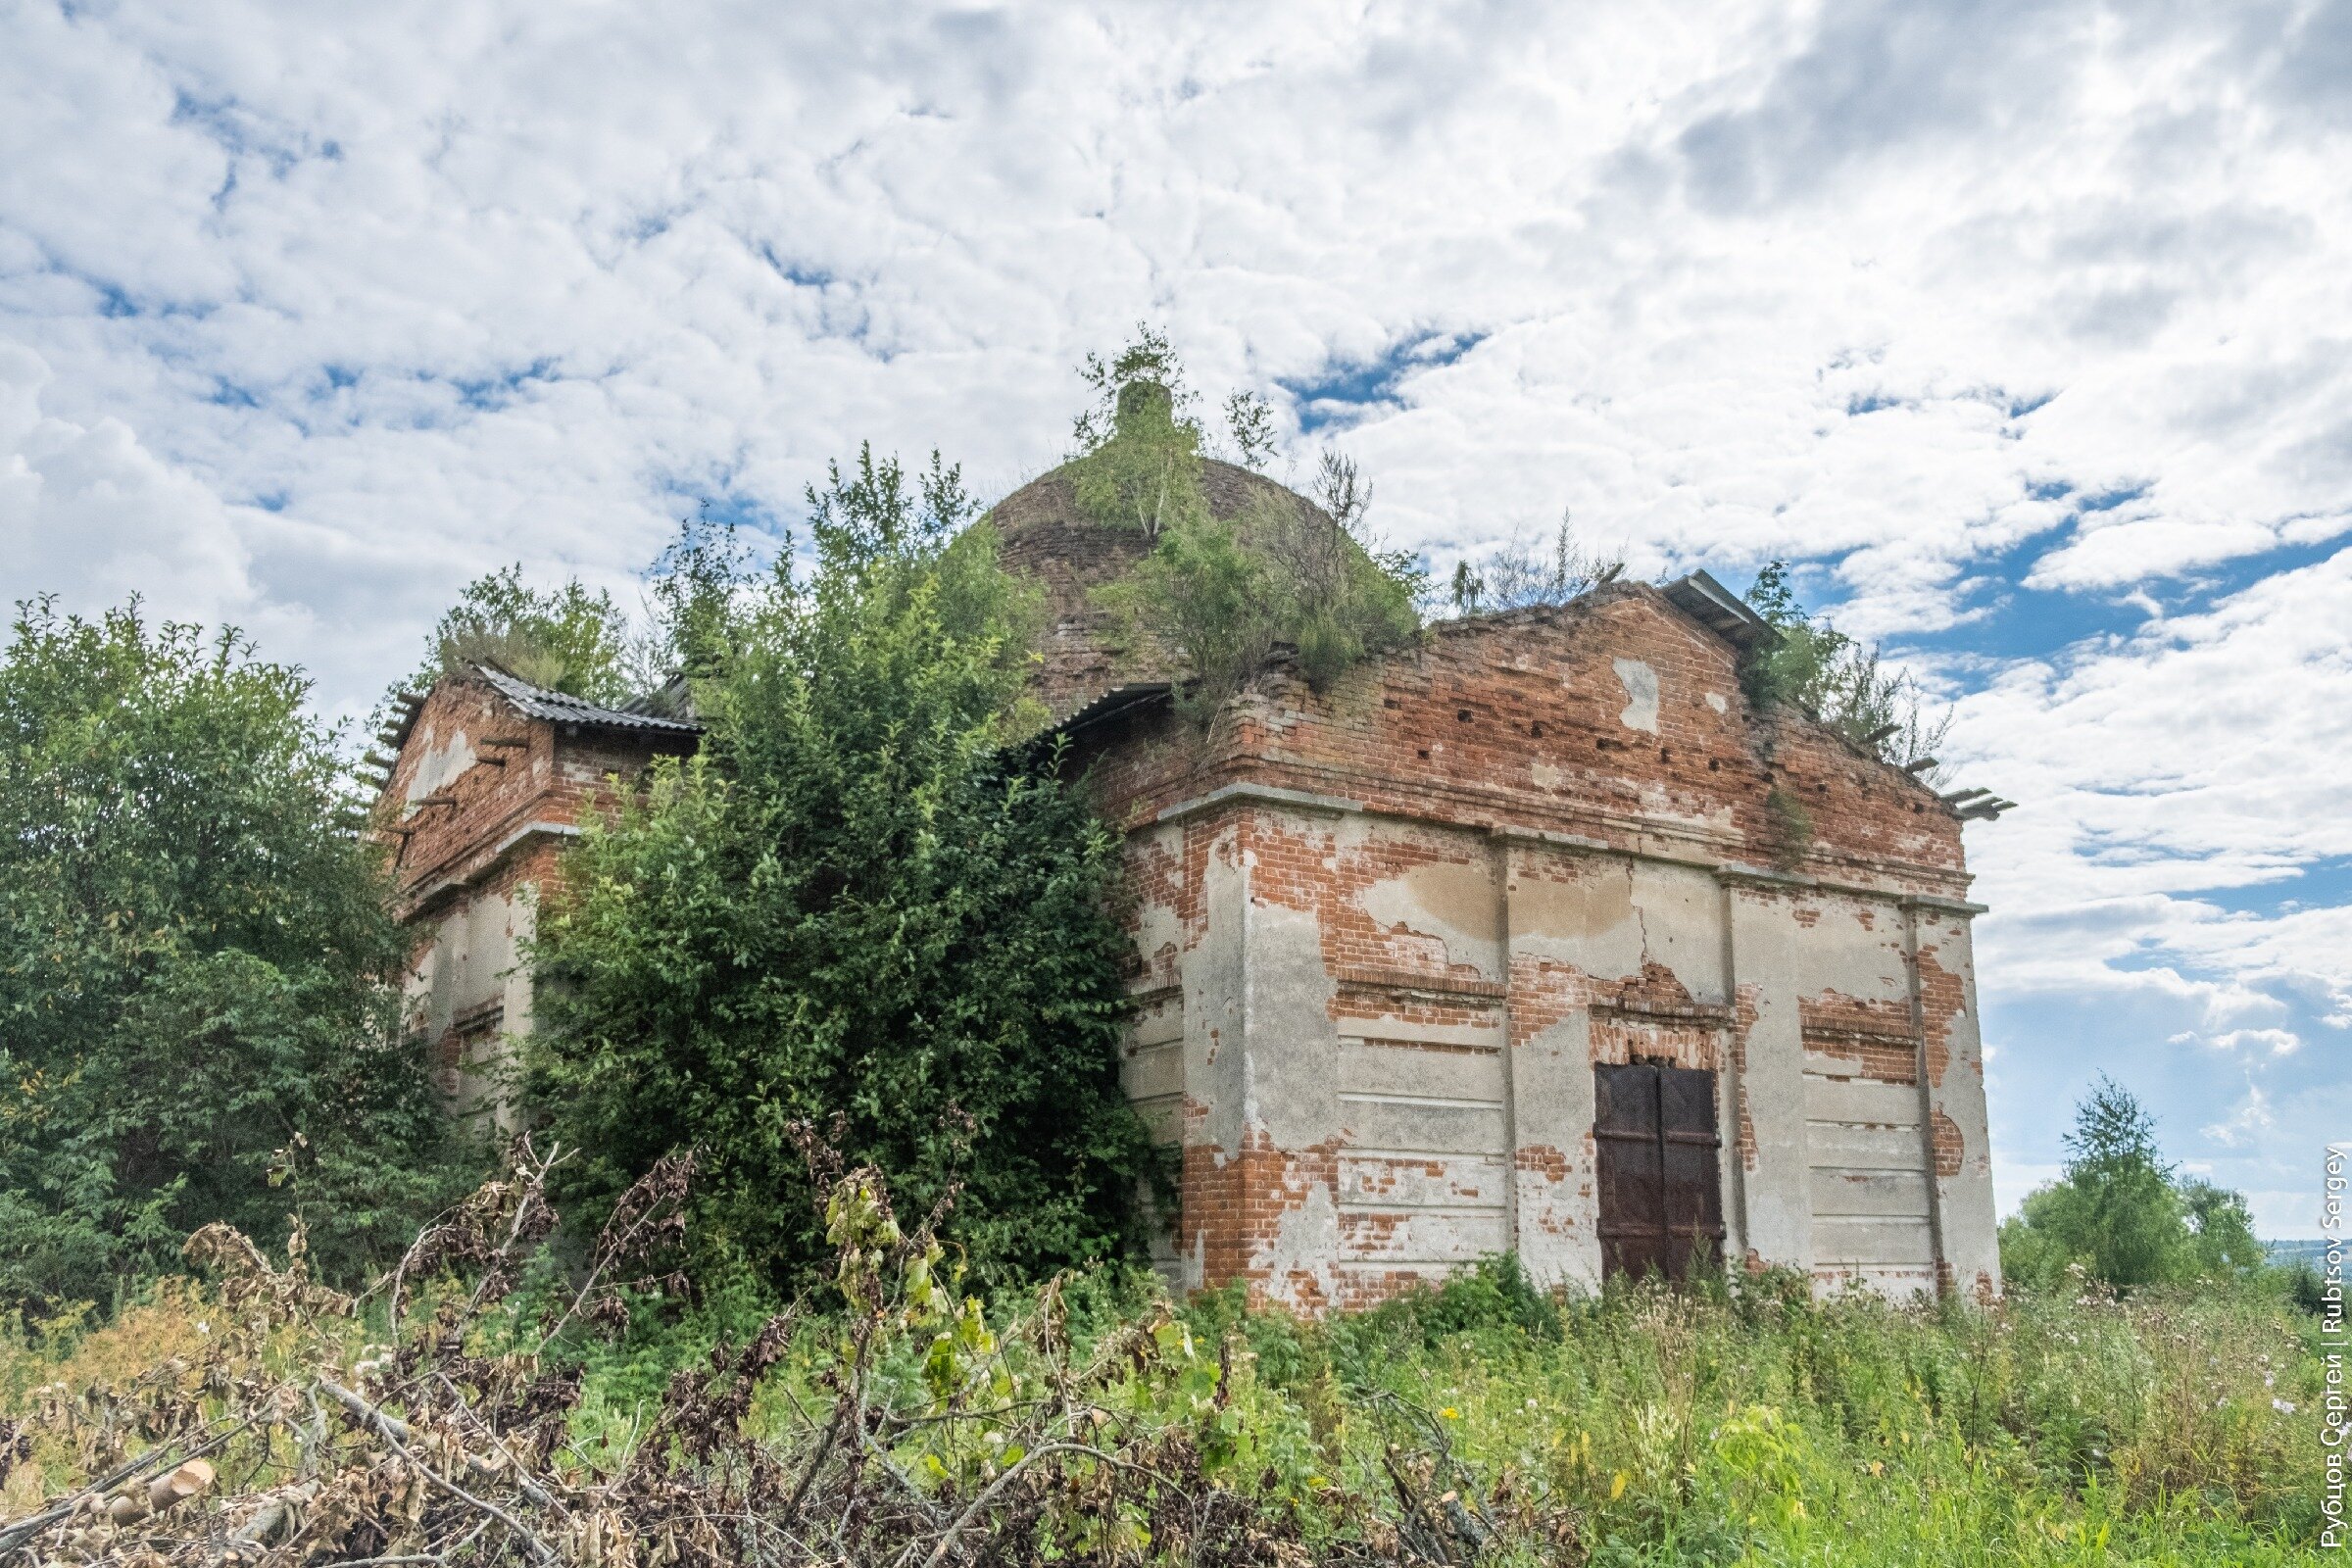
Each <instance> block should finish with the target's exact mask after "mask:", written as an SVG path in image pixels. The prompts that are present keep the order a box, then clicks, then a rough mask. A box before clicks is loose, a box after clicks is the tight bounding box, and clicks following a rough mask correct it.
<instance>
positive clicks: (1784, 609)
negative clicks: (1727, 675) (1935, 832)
mask: <svg viewBox="0 0 2352 1568" xmlns="http://www.w3.org/2000/svg"><path fill="white" fill-rule="evenodd" d="M1747 602H1748V603H1749V604H1750V605H1752V606H1754V607H1755V610H1756V613H1758V614H1760V615H1762V616H1763V617H1764V619H1765V621H1766V622H1767V623H1769V624H1770V626H1771V627H1772V636H1771V637H1770V638H1769V639H1768V640H1766V641H1765V642H1762V643H1760V644H1759V645H1758V646H1757V647H1756V648H1755V649H1753V650H1752V651H1750V653H1749V654H1748V656H1747V659H1746V660H1745V662H1743V664H1742V665H1741V669H1740V678H1741V680H1742V681H1743V682H1744V683H1745V685H1746V688H1747V695H1748V700H1749V701H1750V702H1753V703H1754V704H1756V705H1757V707H1759V708H1763V709H1766V710H1769V709H1770V708H1771V706H1772V705H1773V704H1775V703H1787V704H1789V705H1790V706H1791V707H1794V708H1797V709H1799V710H1801V711H1804V712H1806V713H1809V714H1811V715H1812V716H1813V717H1815V718H1818V719H1820V720H1821V721H1822V722H1823V723H1825V724H1827V725H1829V726H1830V727H1831V728H1832V729H1835V730H1837V731H1838V733H1839V734H1841V735H1843V736H1845V737H1846V738H1847V739H1848V740H1850V741H1852V742H1854V743H1855V744H1856V745H1858V746H1860V747H1862V748H1864V749H1865V750H1867V751H1869V752H1871V753H1872V754H1873V755H1875V756H1877V757H1878V758H1879V759H1881V760H1884V761H1888V762H1893V763H1896V764H1898V765H1899V764H1901V763H1904V762H1908V761H1912V760H1915V759H1919V758H1924V757H1928V756H1931V755H1932V754H1933V753H1934V752H1935V750H1936V747H1938V746H1940V745H1941V744H1942V743H1943V738H1944V736H1945V735H1946V734H1947V733H1949V731H1950V729H1951V727H1952V714H1951V711H1950V710H1949V709H1948V708H1947V709H1945V710H1943V711H1940V712H1938V711H1936V710H1935V709H1934V708H1932V707H1931V706H1930V704H1929V702H1928V699H1927V695H1926V694H1925V693H1924V692H1922V691H1921V690H1920V689H1919V683H1918V682H1917V681H1916V680H1914V679H1913V678H1912V677H1911V676H1910V674H1909V673H1907V672H1902V671H1889V670H1887V668H1886V666H1885V665H1884V663H1883V662H1881V659H1880V654H1879V650H1878V648H1877V647H1876V646H1874V645H1872V644H1868V643H1861V642H1857V641H1855V640H1854V639H1853V638H1851V637H1848V636H1847V635H1846V634H1845V633H1843V632H1841V631H1839V630H1838V628H1837V627H1836V626H1834V625H1832V624H1831V623H1830V621H1829V620H1828V619H1827V618H1826V617H1824V616H1820V615H1815V614H1812V613H1809V612H1808V611H1806V609H1805V608H1804V606H1803V605H1802V604H1800V603H1799V602H1798V601H1797V597H1796V589H1795V586H1794V585H1793V584H1792V583H1791V582H1790V581H1789V564H1788V563H1787V562H1784V561H1775V562H1772V563H1770V564H1767V565H1766V566H1765V567H1764V569H1763V570H1762V571H1761V572H1759V573H1757V574H1756V581H1755V586H1754V587H1752V588H1750V589H1749V590H1748V591H1747ZM1930 776H1931V777H1933V776H1935V775H1933V774H1931V775H1930Z"/></svg>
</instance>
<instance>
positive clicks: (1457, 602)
mask: <svg viewBox="0 0 2352 1568" xmlns="http://www.w3.org/2000/svg"><path fill="white" fill-rule="evenodd" d="M1623 570H1625V561H1624V559H1623V558H1622V557H1617V556H1607V555H1602V554H1601V553H1599V552H1597V551H1594V550H1592V549H1590V548H1588V547H1587V546H1586V545H1585V543H1584V542H1583V541H1582V540H1580V539H1579V538H1577V536H1576V529H1575V527H1574V525H1573V524H1572V523H1571V522H1570V521H1569V518H1568V515H1567V514H1565V513H1563V514H1561V515H1560V526H1559V531H1558V532H1557V533H1555V534H1553V535H1552V540H1551V548H1550V550H1549V551H1548V552H1545V553H1544V554H1542V555H1539V554H1538V553H1537V552H1536V550H1535V549H1534V548H1533V547H1532V546H1530V545H1529V544H1528V543H1527V541H1526V540H1524V539H1523V538H1521V537H1520V536H1519V534H1517V533H1516V532H1514V533H1513V534H1512V535H1511V537H1510V538H1509V539H1507V540H1505V541H1504V542H1503V543H1502V544H1500V545H1497V546H1496V547H1495V549H1494V550H1493V551H1492V552H1490V553H1489V554H1488V555H1487V556H1486V557H1485V558H1484V559H1482V560H1480V561H1478V562H1476V563H1473V562H1470V561H1467V560H1464V561H1459V562H1456V563H1455V564H1454V567H1453V578H1452V581H1451V583H1450V584H1449V593H1450V596H1451V598H1452V601H1453V613H1455V614H1457V615H1479V614H1486V613H1495V612H1500V611H1507V610H1527V609H1530V608H1532V607H1534V606H1537V605H1564V604H1567V603H1568V602H1569V601H1570V600H1572V599H1581V598H1583V597H1584V596H1585V595H1586V594H1588V593H1591V592H1592V591H1593V589H1594V588H1597V587H1599V586H1600V585H1601V584H1602V583H1605V582H1609V581H1611V580H1613V579H1614V578H1615V577H1616V576H1617V574H1618V573H1619V572H1621V571H1623Z"/></svg>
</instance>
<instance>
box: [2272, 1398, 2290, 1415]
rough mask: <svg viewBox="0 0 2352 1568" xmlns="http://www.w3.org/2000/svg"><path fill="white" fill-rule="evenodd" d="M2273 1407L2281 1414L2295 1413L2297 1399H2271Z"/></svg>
mask: <svg viewBox="0 0 2352 1568" xmlns="http://www.w3.org/2000/svg"><path fill="white" fill-rule="evenodd" d="M2271 1408H2272V1409H2274V1410H2276V1411H2278V1413H2279V1414H2280V1415H2293V1414H2294V1413H2295V1401H2294V1400H2292V1399H2273V1400H2272V1401H2271Z"/></svg>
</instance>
